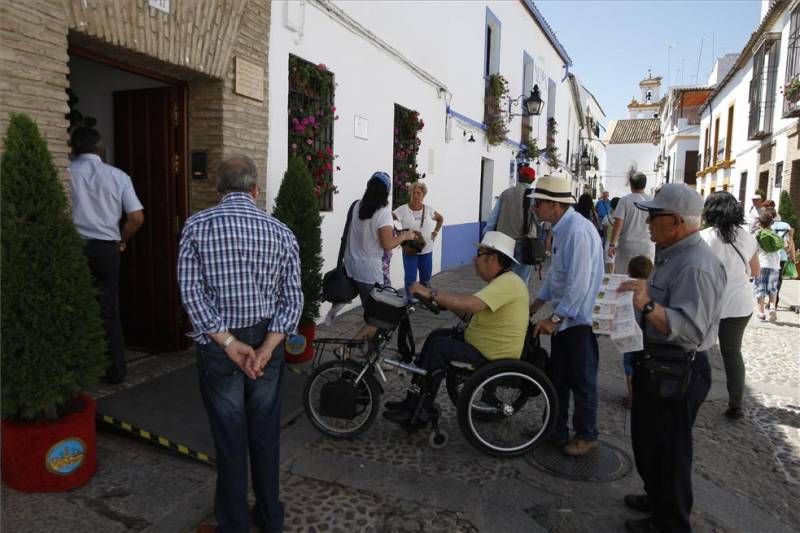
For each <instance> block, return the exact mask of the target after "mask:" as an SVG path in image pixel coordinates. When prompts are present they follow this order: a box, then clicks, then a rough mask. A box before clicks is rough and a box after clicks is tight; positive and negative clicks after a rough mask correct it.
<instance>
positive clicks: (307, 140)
mask: <svg viewBox="0 0 800 533" xmlns="http://www.w3.org/2000/svg"><path fill="white" fill-rule="evenodd" d="M306 144H307V145H309V146H311V145H312V144H314V141H313V140H311V139H306Z"/></svg>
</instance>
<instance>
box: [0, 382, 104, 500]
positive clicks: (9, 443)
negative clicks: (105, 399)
mask: <svg viewBox="0 0 800 533" xmlns="http://www.w3.org/2000/svg"><path fill="white" fill-rule="evenodd" d="M80 399H81V400H83V409H82V410H81V411H79V412H76V413H70V414H68V415H66V416H64V417H63V418H61V419H59V420H55V421H52V422H13V421H10V420H3V422H2V429H3V436H2V439H3V440H2V469H3V482H4V483H5V484H6V485H8V486H9V487H11V488H12V489H16V490H19V491H23V492H61V491H65V490H70V489H74V488H75V487H80V486H81V485H83V484H85V483H86V482H87V481H89V479H90V478H91V477H92V475H93V474H94V472H95V470H97V442H96V432H95V421H94V415H95V407H96V405H95V401H94V400H93V399H92V398H90V397H89V396H87V395H85V394H81V395H80Z"/></svg>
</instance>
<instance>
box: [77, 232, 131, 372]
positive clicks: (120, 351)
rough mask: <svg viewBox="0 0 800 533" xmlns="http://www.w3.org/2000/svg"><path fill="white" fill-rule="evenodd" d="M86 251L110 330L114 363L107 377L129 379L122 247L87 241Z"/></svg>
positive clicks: (108, 332)
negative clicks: (121, 277)
mask: <svg viewBox="0 0 800 533" xmlns="http://www.w3.org/2000/svg"><path fill="white" fill-rule="evenodd" d="M84 253H85V254H86V257H87V258H88V260H89V270H90V271H91V273H92V280H93V282H94V286H95V288H96V289H97V291H98V294H97V302H98V303H99V304H100V315H101V317H102V319H103V327H104V328H105V331H106V339H107V342H108V351H109V353H110V354H111V364H110V365H109V366H108V368H107V369H106V377H108V379H109V380H111V381H122V380H124V379H125V374H126V366H125V339H124V338H123V336H122V322H121V321H120V318H119V262H120V261H119V248H118V245H117V243H116V242H115V241H97V240H88V241H86V247H85V248H84Z"/></svg>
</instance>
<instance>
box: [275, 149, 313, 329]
mask: <svg viewBox="0 0 800 533" xmlns="http://www.w3.org/2000/svg"><path fill="white" fill-rule="evenodd" d="M272 215H273V216H274V217H275V218H277V219H278V220H280V221H281V222H283V223H284V224H286V225H287V226H289V229H291V230H292V232H294V235H295V237H297V243H298V246H299V247H300V279H301V283H302V288H303V298H304V299H305V303H304V304H303V312H302V313H301V315H300V323H301V324H310V323H312V322H314V321H315V320H316V318H317V316H318V315H319V304H320V300H321V298H322V274H321V273H320V270H321V269H322V253H321V252H322V237H321V234H320V224H321V222H322V218H321V217H320V215H319V204H318V203H317V196H316V194H314V180H312V179H311V173H310V172H309V171H308V168H307V167H306V165H305V163H304V162H303V160H302V159H300V158H299V157H296V156H294V157H291V158H290V159H289V166H288V168H287V169H286V174H284V176H283V182H281V187H280V189H279V190H278V196H277V197H276V198H275V209H274V211H273V212H272Z"/></svg>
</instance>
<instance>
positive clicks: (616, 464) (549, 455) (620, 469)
mask: <svg viewBox="0 0 800 533" xmlns="http://www.w3.org/2000/svg"><path fill="white" fill-rule="evenodd" d="M525 459H526V460H527V461H528V463H530V464H531V465H532V466H534V467H536V468H539V469H541V470H544V471H545V472H548V473H550V474H553V475H555V476H558V477H563V478H566V479H574V480H578V481H615V480H617V479H621V478H623V477H625V476H627V475H628V472H630V471H631V466H632V465H631V460H630V458H629V457H628V455H627V454H626V453H625V452H624V451H622V450H620V449H619V448H617V447H616V446H612V445H611V444H607V443H605V442H602V441H601V442H600V446H598V447H597V448H595V449H594V450H592V451H591V452H589V453H588V454H586V455H584V456H583V457H569V456H568V455H564V453H563V452H562V451H561V448H559V447H556V446H553V445H551V444H548V443H545V444H542V445H541V446H539V447H537V448H535V449H534V450H533V452H532V453H529V454H528V455H526V456H525Z"/></svg>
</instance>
